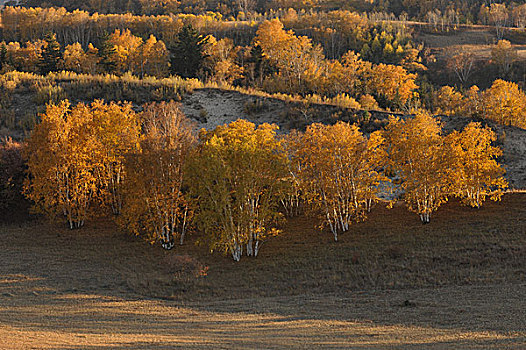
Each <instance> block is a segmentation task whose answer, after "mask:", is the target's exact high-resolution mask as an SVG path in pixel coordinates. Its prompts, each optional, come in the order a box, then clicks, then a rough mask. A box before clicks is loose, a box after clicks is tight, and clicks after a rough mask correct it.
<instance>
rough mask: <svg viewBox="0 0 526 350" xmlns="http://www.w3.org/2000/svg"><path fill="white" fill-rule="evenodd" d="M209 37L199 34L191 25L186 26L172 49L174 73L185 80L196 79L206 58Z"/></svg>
mask: <svg viewBox="0 0 526 350" xmlns="http://www.w3.org/2000/svg"><path fill="white" fill-rule="evenodd" d="M207 43H208V37H204V36H203V35H201V34H199V33H198V32H197V30H195V29H194V28H193V27H192V26H191V25H187V26H184V27H183V28H182V29H181V31H180V32H179V34H178V36H177V41H176V43H175V45H174V46H173V47H172V48H171V50H170V51H171V54H172V57H171V65H172V72H173V73H175V74H177V75H180V76H182V77H183V78H195V77H196V76H197V73H198V71H199V69H200V68H201V67H202V65H203V61H204V59H205V58H206V54H205V52H204V51H205V46H206V44H207Z"/></svg>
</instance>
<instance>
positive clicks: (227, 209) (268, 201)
mask: <svg viewBox="0 0 526 350" xmlns="http://www.w3.org/2000/svg"><path fill="white" fill-rule="evenodd" d="M276 129H277V126H275V125H269V124H262V125H260V126H258V127H256V126H255V125H254V124H253V123H250V122H248V121H245V120H238V121H235V122H232V123H230V124H227V125H221V126H218V127H216V128H215V129H214V130H213V131H209V132H206V131H202V132H201V135H200V139H201V144H200V146H199V149H198V155H197V157H196V158H195V161H194V163H193V164H192V166H191V170H190V172H189V174H191V180H190V185H191V187H192V193H193V194H194V196H196V198H197V200H198V203H199V211H198V214H197V216H196V220H197V224H198V227H199V228H200V229H201V230H202V232H203V233H204V235H205V236H206V238H207V239H208V241H209V243H210V249H211V250H222V251H224V252H227V253H229V254H231V255H232V258H233V259H234V260H235V261H239V260H240V259H241V256H242V255H243V249H244V247H246V255H247V256H257V255H258V253H259V250H260V248H261V245H262V243H263V241H264V239H265V238H266V237H268V236H272V235H276V234H278V232H279V231H278V230H277V229H276V228H274V227H273V225H272V224H273V223H275V222H276V220H277V219H278V218H279V217H280V214H279V212H278V205H279V199H280V196H279V194H280V191H281V190H280V189H281V188H282V186H283V185H284V183H285V182H287V181H288V172H287V168H286V155H285V152H284V149H283V146H282V143H281V141H279V140H278V139H277V138H276Z"/></svg>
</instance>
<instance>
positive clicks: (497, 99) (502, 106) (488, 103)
mask: <svg viewBox="0 0 526 350" xmlns="http://www.w3.org/2000/svg"><path fill="white" fill-rule="evenodd" d="M481 110H482V114H483V117H484V118H488V119H491V120H494V121H496V122H497V123H501V124H504V125H513V126H517V127H519V128H523V129H525V128H526V95H525V94H524V92H523V91H522V90H521V89H520V88H519V86H518V85H517V84H515V83H511V82H507V81H504V80H500V79H498V80H495V81H494V82H493V85H491V87H490V88H489V89H487V90H485V91H484V92H483V93H482V98H481Z"/></svg>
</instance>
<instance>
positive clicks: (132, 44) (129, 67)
mask: <svg viewBox="0 0 526 350" xmlns="http://www.w3.org/2000/svg"><path fill="white" fill-rule="evenodd" d="M109 43H110V44H111V45H113V48H114V54H113V59H114V62H115V64H116V69H117V70H119V71H120V72H121V73H124V72H133V71H135V70H136V67H139V66H140V64H141V63H140V60H141V57H140V56H141V55H140V48H141V46H142V44H143V40H142V39H141V38H140V37H137V36H135V35H133V34H132V33H131V31H130V30H129V29H126V30H122V31H121V30H119V29H116V30H115V32H113V34H111V35H110V38H109Z"/></svg>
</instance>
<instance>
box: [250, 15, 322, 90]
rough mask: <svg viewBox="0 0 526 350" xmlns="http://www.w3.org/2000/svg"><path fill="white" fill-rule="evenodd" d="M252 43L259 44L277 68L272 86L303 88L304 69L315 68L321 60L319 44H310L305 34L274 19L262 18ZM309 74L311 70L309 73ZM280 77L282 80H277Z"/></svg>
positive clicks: (266, 56) (278, 87)
mask: <svg viewBox="0 0 526 350" xmlns="http://www.w3.org/2000/svg"><path fill="white" fill-rule="evenodd" d="M254 43H255V44H256V45H257V46H259V47H261V49H262V52H263V56H264V57H265V58H266V59H267V60H269V62H270V63H271V64H272V65H274V66H275V67H276V68H277V69H278V70H279V75H278V76H275V77H274V78H276V79H277V81H274V82H273V83H274V85H276V86H277V87H276V88H275V90H279V89H280V88H281V89H282V88H283V86H281V85H283V84H285V86H286V91H287V92H289V93H291V92H296V93H297V92H305V91H304V84H305V78H306V75H307V72H308V71H309V70H316V69H317V67H318V65H319V64H320V63H321V62H322V61H323V59H324V56H323V52H322V50H321V47H319V46H316V45H313V43H312V40H311V39H309V38H308V37H306V36H296V35H294V33H293V32H292V31H286V30H285V29H283V24H282V23H281V22H280V21H279V20H278V19H273V20H271V21H265V22H263V23H262V24H261V25H260V26H259V28H258V31H257V33H256V37H255V38H254ZM310 75H311V76H313V75H312V72H311V74H310ZM280 78H281V79H283V82H281V81H280Z"/></svg>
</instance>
